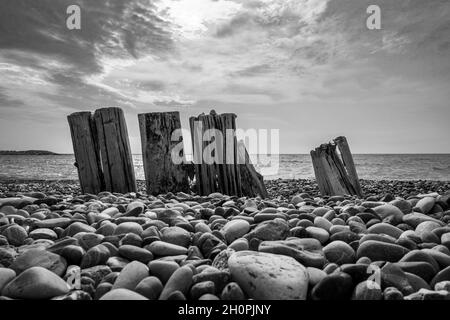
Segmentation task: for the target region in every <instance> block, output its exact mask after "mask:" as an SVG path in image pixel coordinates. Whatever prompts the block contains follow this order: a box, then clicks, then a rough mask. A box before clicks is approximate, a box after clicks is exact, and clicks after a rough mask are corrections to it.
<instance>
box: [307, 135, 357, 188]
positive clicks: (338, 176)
mask: <svg viewBox="0 0 450 320" xmlns="http://www.w3.org/2000/svg"><path fill="white" fill-rule="evenodd" d="M336 147H338V148H339V150H340V152H341V157H342V158H341V157H340V156H339V155H338V153H337V151H336ZM311 159H312V163H313V168H314V174H315V176H316V181H317V184H318V186H319V190H320V193H321V194H322V195H330V196H332V195H347V194H348V195H357V196H359V197H362V196H363V193H362V189H361V186H360V184H359V180H358V175H357V173H356V169H355V165H354V162H353V157H352V155H351V153H350V148H349V147H348V143H347V140H346V138H345V137H338V138H336V139H335V140H334V141H333V143H328V144H322V145H321V146H320V147H318V148H316V149H315V150H312V151H311Z"/></svg>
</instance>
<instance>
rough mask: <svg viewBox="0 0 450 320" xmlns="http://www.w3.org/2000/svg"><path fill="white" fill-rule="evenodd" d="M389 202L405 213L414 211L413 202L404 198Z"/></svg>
mask: <svg viewBox="0 0 450 320" xmlns="http://www.w3.org/2000/svg"><path fill="white" fill-rule="evenodd" d="M389 204H391V205H393V206H395V207H397V208H399V209H400V211H401V212H403V214H408V213H411V211H412V206H411V203H409V202H408V201H407V200H404V199H395V200H392V201H391V202H389Z"/></svg>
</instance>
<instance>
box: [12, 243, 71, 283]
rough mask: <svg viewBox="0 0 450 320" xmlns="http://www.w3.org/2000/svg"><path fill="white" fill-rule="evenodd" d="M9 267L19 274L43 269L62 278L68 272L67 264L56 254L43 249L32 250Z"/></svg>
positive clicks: (23, 254) (20, 256)
mask: <svg viewBox="0 0 450 320" xmlns="http://www.w3.org/2000/svg"><path fill="white" fill-rule="evenodd" d="M9 267H10V268H11V269H13V270H14V271H15V272H16V273H17V274H20V273H22V272H24V271H25V270H27V269H29V268H32V267H42V268H45V269H48V270H49V271H52V272H54V273H55V274H57V275H58V276H60V277H61V276H62V275H64V272H65V271H66V268H67V262H66V259H64V258H63V257H61V256H60V255H57V254H55V253H51V252H48V251H46V250H42V249H30V250H27V251H25V252H24V253H22V254H21V255H19V256H18V257H17V258H16V259H15V260H14V262H13V263H12V264H11V265H10V266H9Z"/></svg>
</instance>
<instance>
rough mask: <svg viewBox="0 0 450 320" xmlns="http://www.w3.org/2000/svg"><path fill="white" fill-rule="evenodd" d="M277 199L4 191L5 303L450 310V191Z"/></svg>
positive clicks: (397, 189)
mask: <svg viewBox="0 0 450 320" xmlns="http://www.w3.org/2000/svg"><path fill="white" fill-rule="evenodd" d="M361 185H362V188H363V192H364V198H361V199H358V198H357V197H355V196H332V197H321V196H320V194H319V190H318V187H317V185H316V183H315V182H314V181H312V180H281V179H278V180H270V181H266V187H267V190H268V192H269V198H267V199H261V198H258V197H256V198H246V197H243V198H238V197H230V196H227V195H223V194H220V193H214V194H210V195H209V196H204V197H201V196H197V195H196V194H195V193H194V192H192V193H190V194H187V193H168V194H162V195H159V196H149V195H147V194H146V193H145V183H144V181H138V192H136V193H128V194H115V193H114V194H112V193H109V192H102V193H100V194H98V195H90V194H86V195H83V194H81V192H80V188H79V185H78V182H77V181H6V180H5V181H2V182H0V299H1V300H10V299H54V300H158V299H159V300H192V301H193V300H247V299H258V300H260V299H261V300H277V299H281V300H350V299H352V300H450V225H449V222H450V182H446V181H424V180H420V181H399V180H380V181H375V180H361Z"/></svg>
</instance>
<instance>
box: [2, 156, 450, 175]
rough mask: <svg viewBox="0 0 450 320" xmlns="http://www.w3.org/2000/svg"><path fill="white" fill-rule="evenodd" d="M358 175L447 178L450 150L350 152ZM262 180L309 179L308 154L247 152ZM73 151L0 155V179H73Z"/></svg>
mask: <svg viewBox="0 0 450 320" xmlns="http://www.w3.org/2000/svg"><path fill="white" fill-rule="evenodd" d="M353 158H354V162H355V166H356V170H357V172H358V175H359V177H360V178H361V179H370V180H436V181H450V154H354V155H353ZM251 159H252V162H253V163H254V164H255V167H256V169H257V170H258V171H259V172H260V173H262V174H263V176H264V178H265V179H266V180H271V179H279V178H282V179H313V178H314V171H313V167H312V163H311V156H310V155H309V154H308V155H307V154H282V155H279V156H270V157H262V159H261V157H258V156H251ZM74 162H75V158H74V155H71V154H69V155H51V156H44V155H42V156H30V155H0V180H76V179H78V174H77V171H76V168H75V166H74ZM133 162H134V167H135V174H136V179H138V180H144V167H143V164H142V155H140V154H135V155H133Z"/></svg>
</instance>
